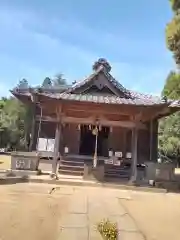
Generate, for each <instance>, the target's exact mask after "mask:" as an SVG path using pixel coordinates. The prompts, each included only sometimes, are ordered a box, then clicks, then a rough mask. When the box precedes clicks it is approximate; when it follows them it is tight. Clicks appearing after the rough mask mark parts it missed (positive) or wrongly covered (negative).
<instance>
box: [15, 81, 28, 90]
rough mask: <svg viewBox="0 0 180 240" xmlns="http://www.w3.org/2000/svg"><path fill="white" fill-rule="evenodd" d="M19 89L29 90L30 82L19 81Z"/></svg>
mask: <svg viewBox="0 0 180 240" xmlns="http://www.w3.org/2000/svg"><path fill="white" fill-rule="evenodd" d="M17 87H18V88H20V89H26V88H28V87H29V84H28V81H27V80H26V79H25V78H23V79H22V80H20V81H19V83H18V85H17Z"/></svg>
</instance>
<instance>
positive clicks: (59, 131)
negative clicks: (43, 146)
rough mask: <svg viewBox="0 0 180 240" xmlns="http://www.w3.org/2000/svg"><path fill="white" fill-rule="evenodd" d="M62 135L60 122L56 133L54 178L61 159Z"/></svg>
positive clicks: (53, 165) (53, 164) (53, 163)
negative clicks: (59, 158)
mask: <svg viewBox="0 0 180 240" xmlns="http://www.w3.org/2000/svg"><path fill="white" fill-rule="evenodd" d="M60 135H61V123H60V122H58V123H57V126H56V133H55V143H54V157H53V162H52V176H53V175H55V176H56V169H57V161H58V157H59V145H60Z"/></svg>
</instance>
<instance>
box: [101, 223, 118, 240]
mask: <svg viewBox="0 0 180 240" xmlns="http://www.w3.org/2000/svg"><path fill="white" fill-rule="evenodd" d="M97 228H98V231H99V232H100V234H101V236H102V237H103V239H104V240H116V239H118V227H117V224H116V223H112V222H110V221H109V220H108V219H107V220H103V221H102V222H100V223H98V226H97Z"/></svg>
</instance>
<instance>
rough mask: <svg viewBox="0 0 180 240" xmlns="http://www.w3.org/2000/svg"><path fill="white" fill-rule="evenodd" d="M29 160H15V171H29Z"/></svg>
mask: <svg viewBox="0 0 180 240" xmlns="http://www.w3.org/2000/svg"><path fill="white" fill-rule="evenodd" d="M30 164H31V161H30V160H25V159H23V158H18V159H17V160H16V169H30Z"/></svg>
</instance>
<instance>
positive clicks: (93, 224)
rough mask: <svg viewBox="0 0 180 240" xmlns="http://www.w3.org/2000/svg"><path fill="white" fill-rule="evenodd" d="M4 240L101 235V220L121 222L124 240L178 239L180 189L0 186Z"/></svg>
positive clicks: (85, 239) (90, 239)
mask: <svg viewBox="0 0 180 240" xmlns="http://www.w3.org/2000/svg"><path fill="white" fill-rule="evenodd" d="M0 196H1V197H0V212H1V217H0V239H1V240H12V239H18V240H24V239H26V240H32V239H33V240H49V239H51V240H76V239H78V240H81V239H82V240H102V237H101V236H100V234H99V232H98V231H97V223H98V222H99V221H102V220H103V219H107V218H108V219H109V220H111V221H113V222H117V223H118V228H119V239H120V240H169V239H173V240H179V239H180V231H179V226H180V225H179V219H180V208H179V206H180V197H179V195H178V194H170V193H169V194H164V193H145V192H133V191H130V190H118V189H108V188H100V187H98V188H97V187H95V188H93V187H78V186H77V187H73V186H65V185H63V186H54V187H52V185H48V184H32V183H24V184H14V185H1V186H0Z"/></svg>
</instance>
